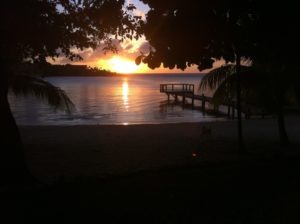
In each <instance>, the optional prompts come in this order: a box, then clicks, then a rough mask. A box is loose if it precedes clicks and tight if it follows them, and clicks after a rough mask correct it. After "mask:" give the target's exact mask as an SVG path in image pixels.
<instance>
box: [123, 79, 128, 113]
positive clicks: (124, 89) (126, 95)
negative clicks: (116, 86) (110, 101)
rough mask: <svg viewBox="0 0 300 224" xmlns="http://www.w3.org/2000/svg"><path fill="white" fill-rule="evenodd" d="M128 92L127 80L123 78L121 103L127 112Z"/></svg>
mask: <svg viewBox="0 0 300 224" xmlns="http://www.w3.org/2000/svg"><path fill="white" fill-rule="evenodd" d="M128 93H129V88H128V82H127V79H123V83H122V99H123V105H124V107H125V110H126V111H127V112H128V109H129V105H128Z"/></svg>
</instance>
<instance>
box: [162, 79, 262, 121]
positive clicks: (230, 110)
mask: <svg viewBox="0 0 300 224" xmlns="http://www.w3.org/2000/svg"><path fill="white" fill-rule="evenodd" d="M194 89H195V86H194V84H187V83H181V84H179V83H174V84H172V83H171V84H160V92H161V93H165V94H167V96H168V102H170V96H173V97H174V98H175V102H177V101H179V99H178V97H181V98H182V106H184V105H185V104H186V99H191V101H192V103H191V104H192V108H193V109H194V103H195V100H198V101H201V110H202V111H203V112H205V111H206V110H207V108H206V104H207V103H209V104H211V105H213V106H214V109H213V112H214V113H218V114H222V113H223V114H224V112H222V111H220V110H219V106H226V107H227V113H226V114H227V116H228V117H231V118H232V119H234V117H235V113H236V103H235V101H234V100H231V101H230V102H223V103H222V105H218V106H217V105H214V103H213V98H212V97H210V96H205V95H204V94H202V95H197V94H195V93H194ZM241 110H242V113H243V114H244V115H245V118H247V119H249V118H250V116H251V115H261V116H262V117H264V116H265V113H264V111H263V110H261V109H259V108H257V107H255V106H251V105H242V107H241Z"/></svg>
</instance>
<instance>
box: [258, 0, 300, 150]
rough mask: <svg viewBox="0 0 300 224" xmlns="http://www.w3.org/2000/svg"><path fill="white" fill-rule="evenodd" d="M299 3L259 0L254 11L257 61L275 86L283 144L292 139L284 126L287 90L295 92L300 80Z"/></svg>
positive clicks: (274, 92) (274, 91) (290, 0)
mask: <svg viewBox="0 0 300 224" xmlns="http://www.w3.org/2000/svg"><path fill="white" fill-rule="evenodd" d="M299 8H300V5H299V2H297V1H292V0H287V1H285V2H281V1H279V2H273V3H272V5H270V4H268V3H266V2H259V1H257V2H256V4H255V6H254V10H255V11H256V14H257V18H258V19H257V23H256V30H255V45H256V48H255V52H254V57H253V60H254V63H255V64H256V66H257V67H260V68H259V69H260V70H262V71H264V72H265V74H267V76H268V78H269V82H270V85H271V86H273V95H274V96H275V98H276V102H275V103H274V105H275V106H276V107H277V114H278V126H279V135H280V139H281V142H282V143H283V144H288V143H289V139H288V136H287V133H286V129H285V122H284V114H285V113H284V105H285V99H286V98H285V96H286V94H287V91H288V90H289V89H290V88H291V87H292V88H293V89H294V90H295V92H296V95H298V94H299V93H298V91H299V90H298V89H299V88H295V85H297V83H299V71H300V69H299V60H300V55H299V51H300V43H299V38H300V35H299V32H297V30H296V27H299V25H300V24H299V23H300V14H299Z"/></svg>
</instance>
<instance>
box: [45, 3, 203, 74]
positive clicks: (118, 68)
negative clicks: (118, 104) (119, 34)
mask: <svg viewBox="0 0 300 224" xmlns="http://www.w3.org/2000/svg"><path fill="white" fill-rule="evenodd" d="M127 4H134V5H135V6H136V7H137V9H136V10H134V14H135V15H138V16H142V18H145V13H146V12H147V11H148V10H149V7H148V6H147V5H144V4H143V3H141V2H140V1H138V0H127ZM115 45H116V46H117V48H118V53H117V54H116V53H111V52H108V53H106V54H105V53H104V52H103V51H102V48H103V46H99V47H98V48H97V49H95V50H93V49H92V48H87V49H84V50H82V51H80V50H77V49H74V52H76V53H79V54H80V55H81V56H82V57H83V59H84V60H83V61H76V62H71V61H69V60H68V59H66V58H65V57H59V58H56V59H55V61H53V60H52V59H49V62H50V63H53V64H67V63H70V64H86V65H88V66H91V67H98V68H101V69H106V70H110V71H113V72H118V73H182V72H185V73H197V72H199V71H198V69H197V66H193V67H190V68H187V69H186V70H185V71H182V70H180V69H172V70H170V69H167V68H163V66H161V67H160V68H158V69H155V70H151V69H149V68H148V67H147V65H145V64H143V63H142V64H141V65H139V66H137V65H135V62H134V60H135V58H136V57H137V56H139V55H140V52H143V53H147V52H148V51H149V43H148V42H147V41H146V40H145V38H140V39H139V40H132V41H131V40H126V41H124V42H122V43H119V42H118V41H115Z"/></svg>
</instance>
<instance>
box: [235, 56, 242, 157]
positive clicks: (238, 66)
mask: <svg viewBox="0 0 300 224" xmlns="http://www.w3.org/2000/svg"><path fill="white" fill-rule="evenodd" d="M236 108H237V115H238V143H239V151H240V152H243V151H244V141H243V129H242V111H241V56H240V55H239V54H238V53H237V55H236Z"/></svg>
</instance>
